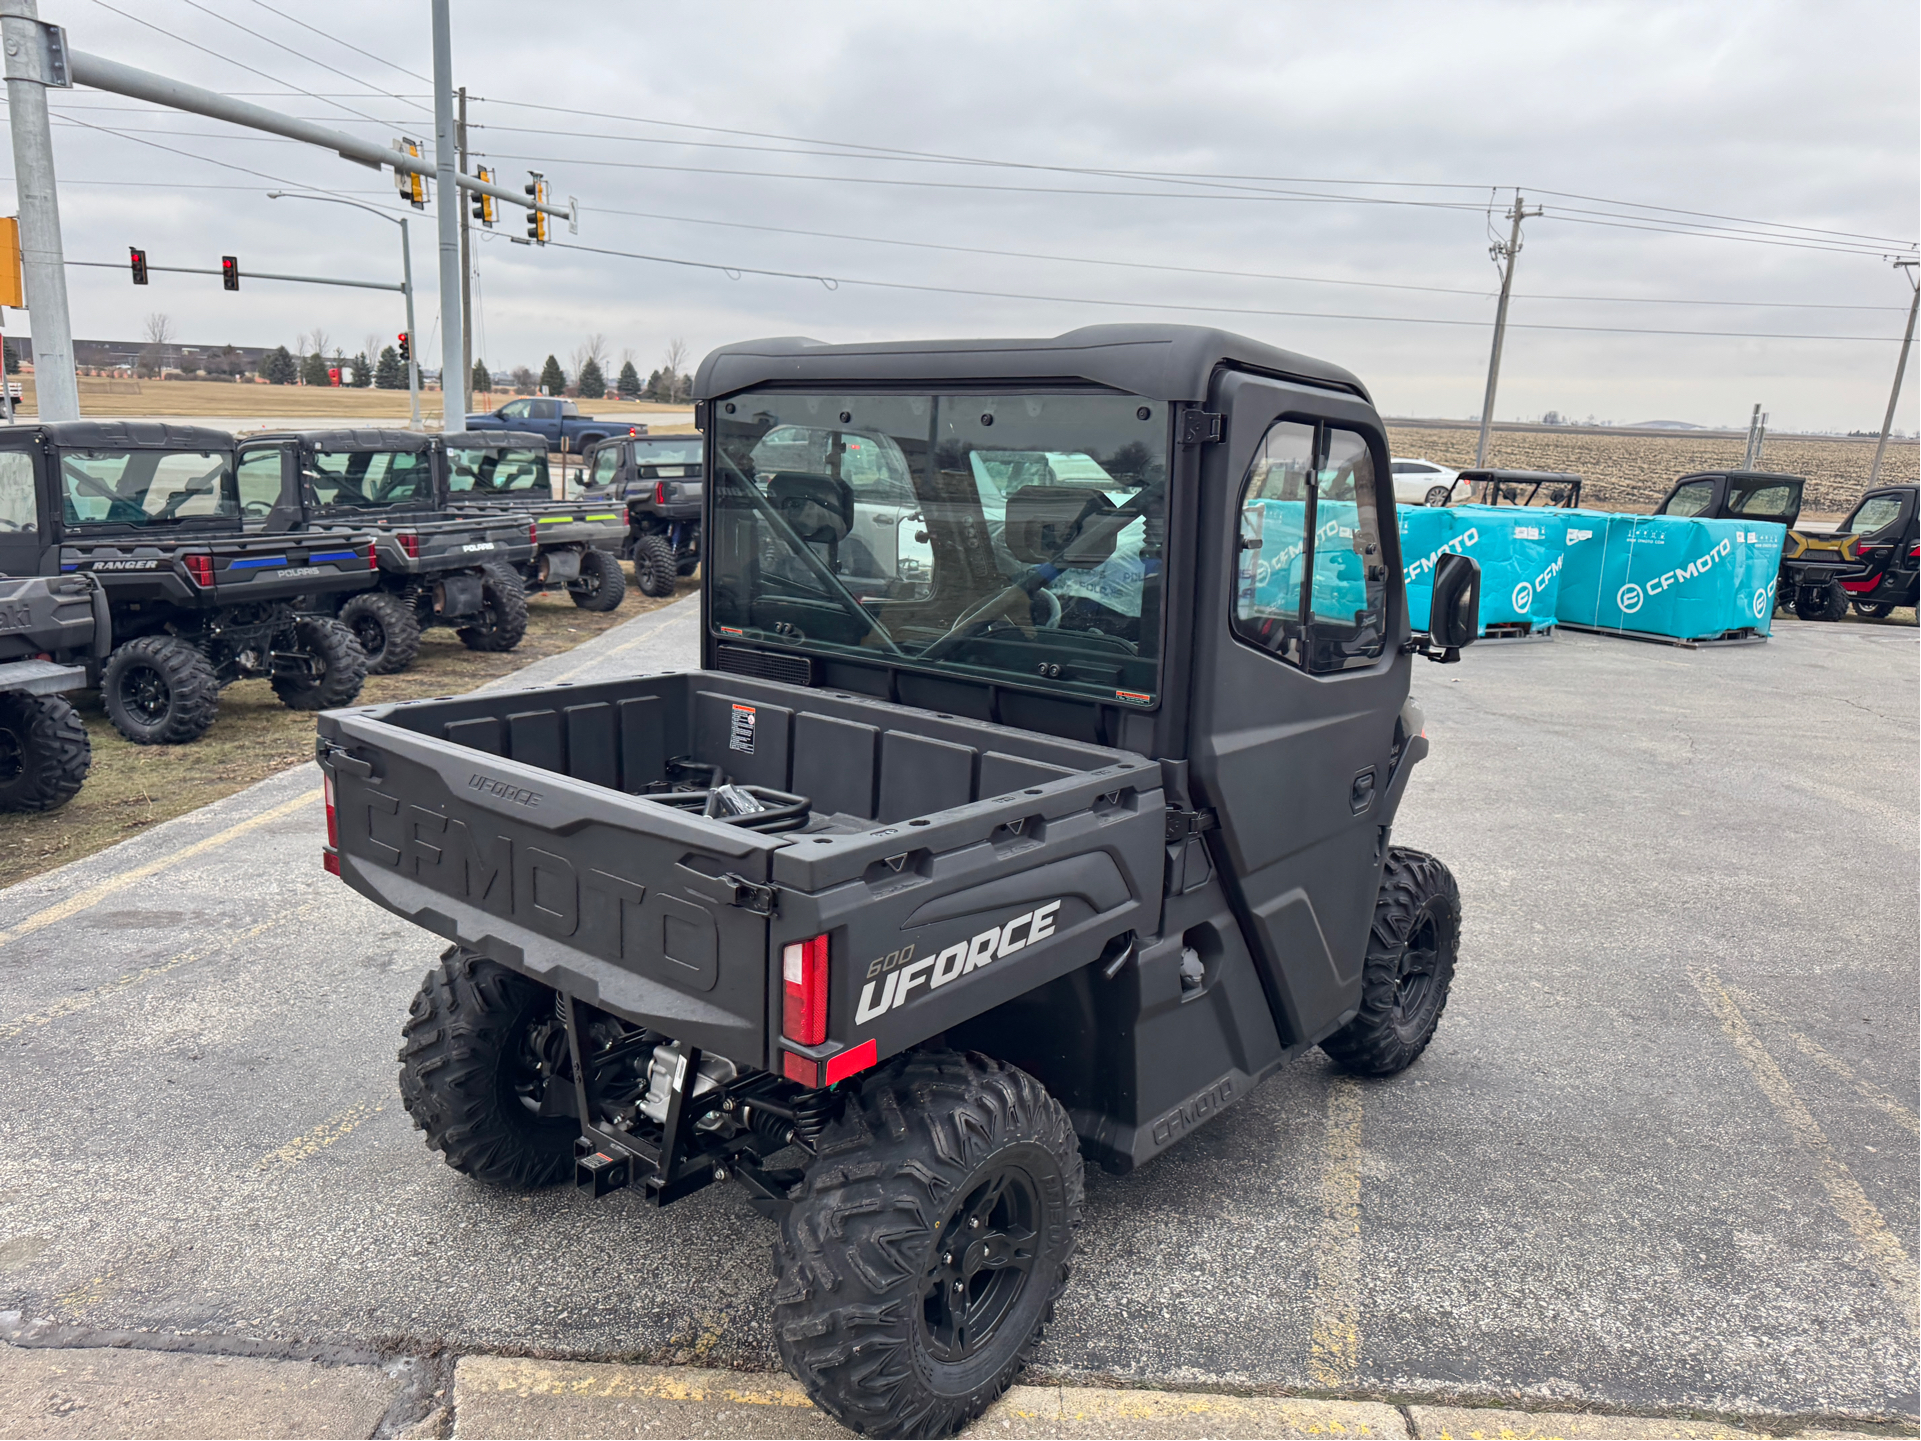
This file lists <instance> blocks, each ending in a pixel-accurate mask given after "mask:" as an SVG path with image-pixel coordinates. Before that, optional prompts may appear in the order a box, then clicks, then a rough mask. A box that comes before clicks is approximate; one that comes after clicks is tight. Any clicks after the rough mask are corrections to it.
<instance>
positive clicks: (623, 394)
mask: <svg viewBox="0 0 1921 1441" xmlns="http://www.w3.org/2000/svg"><path fill="white" fill-rule="evenodd" d="M614 394H616V395H618V396H619V397H620V398H621V399H622V400H639V399H640V372H639V371H638V370H635V369H634V363H633V361H631V360H627V361H623V362H621V367H620V378H619V379H618V380H616V381H615V382H614Z"/></svg>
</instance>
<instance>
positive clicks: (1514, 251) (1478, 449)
mask: <svg viewBox="0 0 1921 1441" xmlns="http://www.w3.org/2000/svg"><path fill="white" fill-rule="evenodd" d="M1540 213H1541V211H1540V209H1539V207H1536V208H1535V209H1533V210H1528V209H1526V208H1525V207H1524V206H1523V205H1522V204H1521V192H1520V191H1518V190H1517V191H1515V192H1514V208H1513V209H1511V210H1509V211H1508V213H1507V218H1508V219H1509V220H1511V221H1513V222H1514V225H1513V228H1512V229H1510V230H1509V231H1508V237H1507V244H1506V245H1503V244H1501V243H1500V242H1499V241H1498V240H1497V241H1496V242H1495V243H1494V244H1493V245H1492V246H1490V247H1489V249H1490V251H1491V252H1492V254H1493V256H1494V258H1495V259H1496V260H1497V261H1500V262H1502V264H1501V303H1500V304H1499V305H1498V306H1496V307H1495V310H1494V349H1493V350H1492V351H1491V352H1490V353H1489V355H1488V359H1487V395H1486V396H1485V397H1484V398H1483V399H1482V401H1481V439H1480V441H1479V442H1478V443H1477V444H1476V445H1475V447H1474V465H1475V468H1476V469H1479V468H1480V467H1481V466H1484V465H1486V464H1487V439H1488V430H1489V428H1490V427H1491V426H1492V425H1493V424H1494V391H1495V387H1496V386H1498V385H1499V384H1500V382H1501V342H1502V341H1503V340H1504V339H1505V338H1506V336H1507V302H1508V297H1509V295H1511V294H1512V293H1513V291H1514V259H1515V257H1516V256H1518V255H1519V254H1520V253H1521V222H1522V221H1523V220H1524V219H1526V218H1528V217H1529V216H1533V215H1539V214H1540Z"/></svg>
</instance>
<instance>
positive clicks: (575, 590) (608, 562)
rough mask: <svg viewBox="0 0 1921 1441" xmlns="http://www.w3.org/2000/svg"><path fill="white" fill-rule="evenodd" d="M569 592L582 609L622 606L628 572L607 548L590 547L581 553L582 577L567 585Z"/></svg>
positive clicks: (625, 593) (592, 609)
mask: <svg viewBox="0 0 1921 1441" xmlns="http://www.w3.org/2000/svg"><path fill="white" fill-rule="evenodd" d="M567 594H568V595H570V596H572V597H573V598H574V604H575V605H577V606H579V607H580V608H581V609H582V610H591V611H609V610H619V609H620V603H621V602H622V601H623V600H625V599H627V572H625V571H624V570H622V569H621V568H620V562H619V561H617V560H615V559H614V558H613V557H612V556H611V555H609V554H607V552H606V551H604V550H590V551H586V552H584V553H583V554H582V555H581V557H580V579H579V580H577V581H575V582H574V583H573V584H572V585H570V586H568V587H567Z"/></svg>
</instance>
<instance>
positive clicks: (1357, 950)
mask: <svg viewBox="0 0 1921 1441" xmlns="http://www.w3.org/2000/svg"><path fill="white" fill-rule="evenodd" d="M1213 408H1215V409H1218V410H1220V411H1222V412H1224V414H1225V426H1224V435H1225V439H1224V441H1223V442H1222V443H1220V444H1218V445H1213V446H1210V447H1208V450H1207V452H1206V455H1205V457H1204V459H1203V461H1202V469H1201V477H1202V484H1201V494H1200V498H1199V509H1200V525H1199V526H1198V528H1197V536H1198V540H1197V554H1196V562H1197V563H1196V565H1195V567H1194V582H1193V584H1194V587H1195V610H1194V615H1195V628H1196V631H1195V636H1194V670H1193V677H1192V684H1191V687H1190V697H1189V706H1190V710H1189V732H1188V733H1189V737H1190V740H1189V745H1188V751H1189V758H1190V762H1191V776H1192V780H1193V782H1194V785H1193V789H1194V791H1196V792H1198V797H1197V799H1198V802H1199V803H1200V804H1202V805H1205V806H1207V807H1210V808H1212V809H1213V811H1214V812H1215V816H1216V818H1217V826H1216V829H1214V830H1212V831H1209V832H1207V833H1206V835H1207V839H1208V842H1209V845H1210V847H1211V849H1212V850H1213V852H1214V857H1215V861H1216V865H1217V868H1218V869H1219V870H1220V872H1221V874H1222V876H1223V880H1224V883H1225V884H1226V886H1227V888H1228V892H1229V896H1230V900H1231V902H1232V904H1233V906H1234V909H1235V911H1236V913H1237V919H1238V920H1239V922H1240V925H1241V929H1242V931H1243V934H1244V936H1245V938H1246V940H1247V943H1248V946H1249V949H1250V950H1251V951H1252V952H1253V954H1254V956H1255V959H1256V962H1257V965H1258V966H1259V969H1260V970H1261V973H1262V979H1263V981H1264V983H1265V985H1266V987H1267V992H1268V999H1269V1001H1270V1003H1271V1004H1272V1006H1273V1008H1274V1012H1275V1019H1276V1021H1277V1023H1278V1024H1279V1025H1280V1027H1281V1030H1282V1032H1283V1035H1284V1036H1285V1037H1286V1038H1287V1040H1288V1041H1289V1043H1290V1044H1307V1043H1311V1042H1313V1041H1315V1040H1318V1039H1319V1038H1320V1037H1321V1036H1323V1035H1326V1034H1327V1033H1328V1032H1329V1031H1331V1030H1333V1029H1334V1028H1335V1027H1336V1025H1337V1024H1339V1023H1340V1022H1341V1021H1342V1019H1343V1017H1344V1016H1345V1015H1346V1014H1347V1013H1348V1012H1350V1011H1351V1010H1352V1009H1353V1008H1354V1007H1355V1006H1357V1005H1358V1004H1359V1000H1360V990H1361V969H1362V962H1363V960H1364V958H1365V956H1366V952H1367V943H1368V932H1369V928H1370V926H1371V924H1372V920H1373V913H1374V902H1375V897H1376V895H1377V893H1378V892H1379V889H1380V880H1381V871H1382V864H1383V861H1384V859H1385V857H1386V852H1387V834H1388V827H1389V824H1390V823H1391V821H1392V819H1393V817H1392V815H1391V814H1389V810H1390V804H1391V803H1390V798H1389V788H1390V784H1391V782H1392V780H1393V779H1394V777H1393V774H1392V769H1391V768H1392V766H1393V765H1394V763H1395V762H1396V760H1397V759H1398V758H1399V756H1400V755H1401V753H1402V750H1403V742H1404V741H1405V739H1406V738H1405V737H1402V736H1400V735H1399V734H1398V729H1399V722H1400V714H1401V707H1402V705H1403V703H1404V702H1405V701H1406V699H1407V691H1408V678H1409V664H1410V659H1411V658H1410V657H1409V656H1406V655H1404V654H1402V653H1401V647H1402V643H1403V642H1404V641H1405V640H1406V638H1407V634H1408V629H1407V616H1406V605H1405V597H1404V591H1403V587H1402V584H1401V581H1400V573H1401V569H1400V568H1401V561H1400V547H1399V544H1398V540H1397V536H1396V531H1395V526H1394V493H1393V486H1392V472H1391V471H1390V469H1389V461H1388V449H1387V439H1386V434H1385V432H1384V431H1383V429H1382V427H1381V423H1380V419H1379V417H1378V416H1377V415H1376V414H1375V412H1374V409H1373V407H1372V406H1371V405H1369V404H1368V403H1367V402H1365V401H1363V400H1361V399H1359V398H1358V397H1352V396H1345V395H1341V394H1338V393H1334V392H1327V391H1320V390H1316V389H1313V388H1310V387H1307V386H1298V385H1292V384H1288V383H1286V382H1283V381H1277V380H1270V379H1267V378H1264V377H1259V376H1252V375H1244V374H1240V373H1236V372H1227V373H1225V374H1224V375H1223V376H1221V377H1220V378H1219V379H1218V380H1217V382H1216V395H1215V399H1214V402H1213Z"/></svg>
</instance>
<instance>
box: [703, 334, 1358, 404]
mask: <svg viewBox="0 0 1921 1441" xmlns="http://www.w3.org/2000/svg"><path fill="white" fill-rule="evenodd" d="M1224 365H1226V366H1234V367H1237V368H1241V369H1246V370H1254V371H1260V372H1263V373H1266V374H1269V375H1276V376H1280V377H1282V378H1284V379H1288V380H1297V381H1302V382H1304V383H1306V384H1308V385H1317V386H1324V387H1327V388H1331V389H1335V390H1340V391H1344V392H1346V393H1348V394H1351V395H1358V396H1360V397H1361V399H1363V400H1370V401H1371V397H1370V396H1369V395H1368V393H1367V389H1366V387H1364V386H1363V385H1362V384H1361V382H1360V381H1359V380H1358V379H1356V378H1355V377H1354V376H1353V375H1351V374H1350V373H1348V372H1347V371H1345V370H1343V369H1341V368H1340V367H1339V366H1338V365H1329V364H1328V363H1327V362H1326V361H1322V360H1314V359H1312V358H1311V357H1309V356H1305V355H1296V354H1295V353H1294V352H1293V351H1289V350H1281V349H1278V348H1276V347H1274V346H1271V345H1266V344H1263V343H1262V342H1261V341H1258V340H1249V339H1248V338H1247V337H1246V336H1243V335H1235V334H1232V333H1231V332H1229V331H1225V330H1215V329H1212V328H1210V327H1208V326H1202V325H1089V326H1084V327H1083V328H1081V329H1079V330H1070V331H1068V332H1067V333H1066V334H1065V335H1056V336H1054V337H1053V338H1052V339H1038V338H1037V339H1031V340H890V341H880V342H876V343H872V344H865V345H827V344H824V343H823V342H821V341H818V340H808V339H806V338H805V337H801V336H785V337H781V338H777V339H770V340H748V341H742V342H741V343H739V344H737V345H724V346H722V347H721V348H720V349H719V350H716V351H714V352H712V353H711V354H710V355H708V356H707V358H706V359H705V360H703V361H701V363H700V372H699V374H698V375H696V376H695V377H694V399H696V400H711V399H713V398H715V397H716V396H721V395H730V394H732V393H734V392H735V391H740V390H746V389H748V388H750V387H752V386H756V385H765V384H769V383H775V382H795V383H807V384H819V385H835V384H859V383H868V384H872V383H877V382H878V383H883V384H886V383H893V384H916V385H939V386H946V387H951V386H954V385H960V384H967V383H970V382H1006V381H1023V380H1047V381H1075V380H1082V381H1091V382H1092V383H1094V384H1096V385H1104V386H1109V387H1112V388H1113V389H1115V390H1122V391H1126V392H1127V393H1128V394H1130V395H1140V396H1145V397H1147V398H1148V399H1150V400H1165V401H1204V400H1206V399H1207V392H1208V384H1209V382H1210V381H1211V380H1212V378H1213V375H1214V372H1215V370H1216V369H1217V368H1219V367H1221V366H1224Z"/></svg>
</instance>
